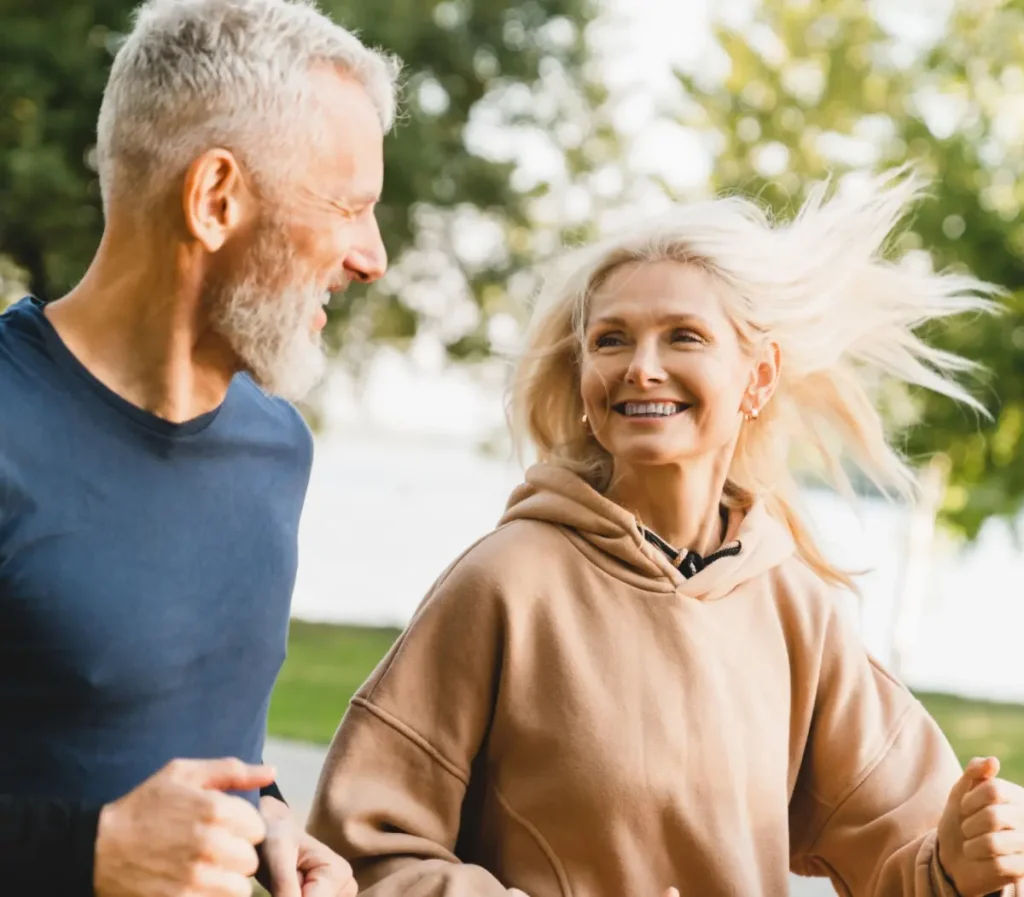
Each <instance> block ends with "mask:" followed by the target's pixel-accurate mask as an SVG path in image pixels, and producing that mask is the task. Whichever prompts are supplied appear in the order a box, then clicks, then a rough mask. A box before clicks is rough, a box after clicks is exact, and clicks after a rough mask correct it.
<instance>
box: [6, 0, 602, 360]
mask: <svg viewBox="0 0 1024 897" xmlns="http://www.w3.org/2000/svg"><path fill="white" fill-rule="evenodd" d="M134 5H135V4H134V3H133V2H131V0H84V2H80V3H75V4H71V5H68V4H66V3H56V2H53V0H33V3H32V4H31V5H30V4H27V3H26V2H25V0H0V20H2V21H3V23H4V27H3V29H2V30H0V147H2V148H3V149H2V151H0V254H3V255H7V256H8V257H9V258H10V259H12V260H13V261H14V263H16V264H17V265H18V266H19V267H20V268H22V269H23V270H24V271H26V272H27V275H28V279H29V284H30V287H31V289H32V290H33V291H34V292H35V293H37V294H39V295H41V296H44V297H54V296H56V295H58V294H60V293H61V292H63V291H65V290H67V289H68V288H69V287H70V286H71V285H72V284H73V283H74V282H75V281H76V280H77V279H78V278H79V277H80V276H81V274H82V273H83V271H84V270H85V267H86V265H87V264H88V262H89V259H90V257H91V255H92V253H93V252H94V250H95V247H96V245H97V243H98V240H99V236H100V234H101V230H102V216H101V208H100V201H99V189H98V183H97V180H96V175H95V171H94V168H93V167H92V165H91V158H92V152H93V146H94V139H95V122H96V116H97V114H98V111H99V104H100V100H101V96H102V90H103V86H104V83H105V79H106V75H107V71H108V69H109V64H110V61H111V58H112V51H113V48H114V47H115V46H116V40H117V38H118V36H119V34H121V33H123V32H124V31H125V29H126V28H127V26H128V24H129V17H130V13H131V10H132V8H133V6H134ZM320 6H321V8H322V9H324V10H325V11H326V12H328V13H329V14H331V15H332V16H333V17H334V18H335V19H336V20H337V21H339V22H341V23H343V24H345V25H346V26H347V27H350V28H353V29H355V30H357V31H358V33H359V34H360V35H361V37H362V38H363V39H364V41H366V42H367V43H368V44H371V45H374V46H379V47H382V48H384V49H386V50H388V51H390V52H393V53H396V54H397V55H398V56H399V57H401V59H402V60H403V63H404V73H403V82H404V84H403V104H402V113H401V118H400V121H399V124H398V127H397V128H396V130H395V132H394V133H393V135H391V136H390V137H389V139H388V141H387V146H386V163H387V174H386V188H385V195H384V200H383V202H382V204H381V206H380V208H379V220H380V225H381V229H382V232H383V235H384V239H385V243H386V246H387V249H388V252H389V256H390V258H391V259H392V260H393V262H394V264H393V271H392V273H391V275H390V276H389V277H388V278H387V279H386V280H385V281H383V282H382V283H380V284H378V285H376V286H374V287H372V288H370V289H369V290H365V289H360V288H353V289H352V290H351V291H350V292H349V293H346V294H345V295H344V296H342V297H337V299H336V307H334V308H332V310H331V318H332V327H331V329H330V330H329V336H330V337H332V339H333V341H334V343H335V345H336V346H337V345H340V344H342V343H343V344H344V348H345V349H346V350H347V351H348V352H350V353H354V354H355V353H358V352H359V351H360V350H361V349H363V348H365V347H366V346H368V345H372V344H374V343H378V342H380V341H382V340H390V341H398V342H405V341H408V340H409V339H411V338H412V337H413V336H414V335H415V334H417V332H420V331H421V330H423V329H424V328H427V329H428V330H430V331H431V332H432V333H433V334H434V335H435V336H437V337H438V338H439V339H440V340H441V341H442V342H443V344H444V345H445V347H446V349H447V350H448V352H449V354H450V355H452V356H454V357H457V358H472V357H479V356H482V355H486V354H487V353H488V352H489V351H491V349H492V340H491V338H490V336H489V331H488V322H489V320H490V319H491V318H492V317H493V316H494V315H495V314H499V313H501V312H505V313H510V312H512V311H514V309H515V308H516V306H517V303H516V302H515V301H514V299H513V298H510V295H509V289H510V287H512V288H514V287H515V279H514V277H513V275H514V273H515V272H516V271H520V270H523V269H525V268H526V267H527V263H528V261H529V260H530V259H532V258H533V256H534V255H535V254H536V253H537V252H538V251H543V249H544V246H543V245H541V244H542V243H544V240H545V239H547V242H548V243H549V244H550V242H551V241H550V234H548V237H547V238H545V237H544V228H543V227H541V228H539V229H538V228H537V226H536V224H537V222H536V221H535V220H534V218H533V216H532V214H531V207H532V206H533V205H534V204H535V202H536V200H537V198H538V197H540V196H542V195H544V194H545V193H547V192H548V191H549V190H550V189H551V188H552V183H551V182H549V180H548V179H547V178H546V177H542V178H540V179H539V180H538V179H536V178H534V179H532V180H531V179H530V178H529V177H528V176H527V175H524V172H523V171H521V170H520V168H521V166H520V165H519V161H520V160H521V157H522V153H523V152H524V146H525V147H526V151H529V150H530V148H531V147H532V148H533V150H534V152H537V151H538V150H537V147H538V146H539V147H540V151H541V152H546V153H547V154H548V155H549V156H550V155H552V154H553V156H554V158H555V160H556V164H555V166H554V169H553V181H554V182H555V186H558V185H561V187H560V189H564V188H565V186H566V185H568V184H572V183H573V182H574V181H575V180H576V179H578V178H579V177H581V176H583V175H584V174H585V173H586V172H587V171H588V170H590V169H591V168H592V167H594V165H595V164H598V163H599V162H600V161H601V160H603V159H606V158H608V157H610V156H613V155H614V135H613V133H612V131H611V129H610V128H609V127H608V126H607V125H606V124H605V123H603V120H602V118H601V116H600V114H599V113H598V110H599V107H600V105H601V102H602V99H603V94H602V91H601V90H600V88H599V87H598V86H597V85H596V83H594V82H592V81H590V80H588V78H587V77H586V74H585V73H587V72H588V71H589V69H588V65H587V60H588V52H587V44H586V41H585V36H584V35H585V29H586V26H587V23H588V22H590V21H591V20H592V18H593V16H594V14H595V10H594V8H593V6H592V2H591V0H518V2H511V3H510V2H506V0H375V2H374V3H365V2H356V0H323V2H321V3H320ZM438 250H440V251H438Z"/></svg>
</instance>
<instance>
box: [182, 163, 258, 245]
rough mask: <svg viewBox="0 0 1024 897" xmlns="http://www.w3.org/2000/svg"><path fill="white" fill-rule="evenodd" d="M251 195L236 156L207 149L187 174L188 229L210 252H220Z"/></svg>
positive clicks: (184, 199)
mask: <svg viewBox="0 0 1024 897" xmlns="http://www.w3.org/2000/svg"><path fill="white" fill-rule="evenodd" d="M250 204H251V194H250V191H249V188H248V185H247V184H246V182H245V178H244V177H243V176H242V170H241V167H240V166H239V164H238V160H237V159H236V158H235V156H234V154H233V153H231V152H229V151H228V150H225V149H211V150H207V151H206V152H205V153H203V154H202V155H201V156H198V157H197V158H196V159H195V160H194V161H193V162H192V164H191V165H189V167H188V169H187V170H186V172H185V183H184V186H183V188H182V206H183V209H182V211H183V212H184V215H185V227H186V228H187V229H188V232H189V233H190V234H191V235H192V237H193V239H195V240H196V241H197V242H198V243H199V244H200V245H202V247H203V248H204V249H205V250H206V251H207V252H216V251H217V250H219V249H220V248H221V247H222V246H223V245H224V244H225V243H226V242H227V241H228V239H229V238H230V237H231V235H232V234H233V233H234V232H235V231H236V230H238V228H239V227H240V226H241V224H242V223H243V221H244V220H245V217H246V214H247V212H248V209H249V207H250Z"/></svg>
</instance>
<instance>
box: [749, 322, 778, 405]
mask: <svg viewBox="0 0 1024 897" xmlns="http://www.w3.org/2000/svg"><path fill="white" fill-rule="evenodd" d="M781 373H782V350H781V349H780V348H779V344H778V343H777V342H775V340H769V341H768V342H766V343H764V344H763V345H762V346H761V348H760V349H759V351H758V353H757V360H756V363H755V366H754V370H753V371H752V372H751V375H750V385H749V386H748V387H747V391H746V393H745V394H744V396H743V409H742V410H743V412H744V414H749V415H751V416H753V417H756V416H757V415H758V414H759V413H760V412H761V410H762V409H763V408H764V406H765V405H767V404H768V402H770V401H771V398H772V396H773V395H774V394H775V389H776V387H777V386H778V385H779V375H780V374H781Z"/></svg>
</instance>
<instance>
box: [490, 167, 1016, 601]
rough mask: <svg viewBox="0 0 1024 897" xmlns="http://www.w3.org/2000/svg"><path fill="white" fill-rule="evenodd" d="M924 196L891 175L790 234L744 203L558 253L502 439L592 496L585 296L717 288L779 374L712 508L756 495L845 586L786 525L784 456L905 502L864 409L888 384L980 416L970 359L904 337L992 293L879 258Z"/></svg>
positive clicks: (683, 209)
mask: <svg viewBox="0 0 1024 897" xmlns="http://www.w3.org/2000/svg"><path fill="white" fill-rule="evenodd" d="M921 193H922V183H921V181H920V180H919V179H918V178H916V177H915V176H913V175H912V174H910V175H908V174H907V173H906V172H905V171H903V170H897V171H894V172H889V173H887V174H885V175H882V176H880V177H877V178H874V179H872V180H871V181H870V182H869V183H868V184H867V185H866V186H865V189H863V190H858V191H852V190H850V191H830V190H829V185H828V183H823V184H820V185H818V186H816V187H815V188H814V190H813V191H812V192H811V195H810V196H809V198H808V199H807V201H806V203H805V204H804V205H803V207H802V209H801V210H800V212H799V213H798V214H797V215H796V216H795V217H794V218H793V219H792V220H791V221H788V222H772V221H771V220H770V219H769V217H768V216H767V215H766V213H765V212H764V211H763V210H762V209H761V208H760V207H759V206H757V205H756V204H755V203H752V202H750V201H748V200H745V199H741V198H737V197H728V198H721V199H714V200H709V201H704V202H698V203H693V204H689V205H682V206H679V207H677V208H676V209H674V210H673V211H672V212H671V213H670V214H668V215H666V216H664V217H662V218H659V219H657V220H655V221H653V222H651V223H649V224H647V225H645V226H644V228H643V229H641V230H636V231H633V232H630V233H626V234H624V235H620V236H617V237H613V238H611V239H607V240H605V241H603V242H599V243H597V244H596V245H593V246H589V247H585V248H582V249H578V250H575V251H574V252H572V253H570V254H569V255H567V256H566V257H565V258H564V259H563V260H562V261H561V264H560V265H559V266H557V268H556V270H555V273H553V275H552V276H551V277H550V278H549V279H548V280H547V281H546V282H545V285H544V287H543V289H542V291H541V294H540V296H539V297H538V302H537V307H536V309H535V312H534V316H533V320H532V322H531V327H530V331H529V336H528V340H527V348H526V351H525V353H524V354H523V356H522V357H521V359H520V361H519V364H518V366H517V370H516V373H515V377H514V381H513V386H512V394H511V408H510V411H511V421H512V429H513V435H514V437H515V439H516V443H517V446H518V448H519V450H520V452H521V453H522V452H524V451H525V450H526V448H527V446H528V444H531V443H532V445H533V446H534V448H535V449H536V452H537V455H538V460H540V461H543V462H547V463H550V464H556V465H561V466H563V467H566V468H569V469H570V470H573V471H575V472H577V473H579V474H580V475H582V476H583V477H585V478H586V479H587V480H588V481H589V482H590V483H591V485H593V486H594V487H595V488H597V489H598V490H600V491H604V490H605V489H606V488H607V487H608V484H609V482H610V479H611V476H612V458H611V456H610V455H609V454H608V453H607V452H606V451H605V449H604V448H602V447H601V445H600V444H598V442H597V440H596V439H595V438H594V437H593V435H591V434H590V432H589V430H588V429H587V428H586V426H585V425H584V424H583V423H582V422H581V418H582V415H583V402H582V399H581V397H580V356H581V352H582V350H583V347H584V345H585V339H584V334H585V330H586V327H587V317H588V313H589V308H590V300H591V297H592V295H593V294H594V292H595V290H596V289H597V288H598V287H599V286H600V285H601V283H603V282H604V281H605V280H606V279H607V277H608V276H609V275H610V274H611V272H613V271H614V270H615V269H616V268H618V267H619V266H620V265H623V264H627V263H631V262H658V261H665V260H672V261H678V262H680V263H683V264H689V265H697V266H699V267H700V268H702V269H704V270H706V271H708V272H710V273H711V274H712V275H713V276H714V277H716V278H718V279H720V281H721V282H723V283H724V284H726V285H727V286H728V287H729V288H730V289H726V290H723V291H722V292H723V294H725V296H726V297H727V298H726V299H724V300H723V301H726V302H727V303H728V304H729V306H730V307H728V308H727V309H726V312H727V313H728V314H729V316H730V318H731V320H732V321H733V324H734V326H735V327H736V329H737V332H738V333H739V335H740V338H741V341H742V342H743V343H744V344H745V345H746V346H747V347H748V348H752V347H753V346H755V345H756V344H758V343H759V342H760V341H762V340H774V341H776V342H777V343H778V345H779V347H780V350H781V355H782V370H781V374H780V377H779V382H778V385H777V389H776V392H775V394H774V396H773V397H772V399H771V401H770V402H768V403H767V405H766V406H765V407H764V408H763V409H762V410H761V414H760V417H759V418H758V419H757V420H756V421H754V422H751V423H747V424H744V425H743V426H742V427H741V430H740V436H739V440H738V442H737V445H736V450H735V454H734V456H733V458H732V462H731V466H730V469H729V474H728V479H727V483H726V487H725V494H724V497H723V501H724V502H725V503H726V504H727V505H730V506H735V507H749V506H750V504H752V503H753V501H754V500H755V498H761V499H763V500H764V501H765V503H766V504H767V507H768V509H769V510H770V512H771V513H772V514H773V515H774V516H775V517H776V518H778V519H779V520H780V521H781V522H783V523H784V524H785V525H786V526H787V527H788V528H789V530H790V532H791V533H792V535H793V538H794V540H795V542H796V546H797V551H798V554H799V555H800V557H801V558H802V559H803V560H804V561H805V562H806V563H807V564H808V565H809V566H810V567H811V568H812V569H813V570H814V571H816V572H817V573H818V574H819V575H820V576H821V577H822V578H823V579H825V580H826V581H828V582H831V583H835V584H843V585H846V586H848V587H851V588H853V582H852V579H851V577H850V576H849V574H848V573H846V572H844V571H842V570H840V569H838V568H837V567H835V566H833V565H832V564H831V563H830V562H829V561H828V560H827V559H826V558H825V556H824V555H823V554H822V552H821V551H820V550H819V548H818V547H817V545H816V544H815V541H814V539H813V538H812V536H811V534H810V532H809V531H808V530H807V528H806V527H805V526H804V524H803V523H802V522H801V519H800V516H799V514H798V513H797V510H796V506H797V498H798V483H797V480H796V477H795V475H794V470H793V467H794V465H793V460H794V458H795V457H798V456H803V457H804V458H811V459H813V460H814V461H815V462H817V463H815V464H814V466H815V467H817V468H819V470H818V472H819V474H820V475H821V476H822V477H823V478H824V479H825V481H826V482H827V483H829V484H831V485H833V486H834V487H836V488H837V489H839V490H840V491H842V492H845V493H846V494H848V495H850V494H852V491H853V487H852V485H851V482H850V479H849V475H848V470H849V467H850V465H852V466H853V467H854V468H856V469H857V470H859V471H860V472H861V473H862V474H863V475H864V476H866V477H868V478H869V479H870V480H871V481H872V482H873V483H874V484H875V485H876V486H877V487H878V488H879V489H880V490H881V491H882V492H883V493H885V494H887V495H889V496H910V495H912V494H913V492H914V490H915V487H916V478H915V475H914V472H913V470H912V468H911V466H910V464H909V463H908V462H907V460H906V459H905V458H903V457H902V456H901V455H900V454H899V453H898V452H897V451H896V450H895V449H894V447H893V446H892V445H891V444H890V442H889V438H888V436H887V433H886V430H885V427H884V424H883V420H882V417H881V415H880V413H879V411H878V410H877V407H876V401H877V398H878V394H877V389H878V387H879V386H880V385H881V384H882V382H883V381H884V380H886V379H889V380H890V381H891V380H895V381H898V382H902V383H904V384H912V385H914V386H918V387H923V388H925V389H929V390H932V391H934V392H937V393H941V394H943V395H946V396H949V397H950V398H951V399H953V400H956V401H958V402H962V403H964V404H966V405H968V406H971V407H973V408H974V409H975V410H976V411H978V412H980V413H981V414H984V413H985V411H984V408H983V407H982V406H981V405H980V403H979V402H978V401H977V400H976V399H974V398H973V397H972V396H971V395H970V394H969V393H968V392H967V391H966V390H965V389H964V387H963V386H962V385H961V384H960V383H959V382H958V378H957V375H958V374H962V373H963V372H966V371H968V370H970V369H971V368H972V367H973V365H972V363H971V362H969V361H967V360H966V359H964V358H961V357H959V356H957V355H953V354H950V353H947V352H943V351H941V350H939V349H937V348H935V347H933V346H930V345H928V344H927V343H925V342H924V341H923V340H922V339H921V338H920V336H919V335H917V334H916V332H915V331H917V330H918V329H919V328H920V327H921V326H922V325H924V324H926V323H928V322H929V321H932V320H934V319H937V318H944V317H947V316H950V315H957V314H961V313H965V312H983V311H991V310H993V309H994V308H995V304H994V302H993V297H994V296H995V294H996V292H997V291H996V289H995V288H993V287H991V286H989V285H987V284H984V283H982V282H980V281H978V280H976V279H974V278H973V277H970V276H968V275H965V274H957V273H937V272H935V271H933V270H931V269H930V266H923V268H922V266H920V265H910V264H906V263H905V262H906V260H904V261H903V262H896V261H892V260H888V259H887V258H886V250H887V249H888V245H887V244H888V243H889V242H890V240H891V237H892V235H893V233H894V229H895V228H896V226H897V225H898V223H899V222H900V220H901V219H902V218H903V216H904V214H905V213H906V211H907V210H908V207H909V206H910V205H911V204H912V203H913V202H915V201H916V200H917V199H918V198H919V197H920V195H921Z"/></svg>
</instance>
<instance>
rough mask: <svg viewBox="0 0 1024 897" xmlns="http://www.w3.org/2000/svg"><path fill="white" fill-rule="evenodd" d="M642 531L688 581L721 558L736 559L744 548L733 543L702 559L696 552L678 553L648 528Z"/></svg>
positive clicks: (644, 527) (642, 528) (739, 544)
mask: <svg viewBox="0 0 1024 897" xmlns="http://www.w3.org/2000/svg"><path fill="white" fill-rule="evenodd" d="M641 530H642V531H643V534H644V538H645V539H646V540H647V541H648V542H650V543H651V544H652V545H654V546H655V547H657V548H660V549H661V550H662V551H663V552H664V553H665V554H666V555H668V557H669V559H670V560H671V561H672V564H673V566H674V567H675V568H676V569H677V570H678V571H679V572H680V573H682V574H683V576H684V577H686V578H687V579H689V578H690V577H692V576H696V575H697V574H698V573H700V571H701V570H703V569H704V568H705V567H706V566H707V565H708V564H710V563H713V562H714V561H717V560H718V559H719V558H725V557H734V556H735V555H737V554H739V553H740V551H741V550H742V548H743V546H742V544H741V543H739V542H733V543H731V544H730V545H725V546H723V547H722V548H719V549H718V551H713V552H712V553H711V554H709V555H708V556H707V557H701V556H700V555H699V554H697V552H696V551H689V550H687V551H686V552H685V554H684V553H683V552H682V551H677V550H676V549H675V548H673V547H672V546H671V545H669V544H668V542H666V541H665V540H664V539H662V538H661V536H659V535H658V534H657V533H655V532H652V531H651V530H649V529H647V527H646V526H643V527H641ZM680 555H682V559H680Z"/></svg>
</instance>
